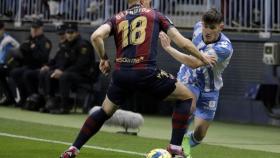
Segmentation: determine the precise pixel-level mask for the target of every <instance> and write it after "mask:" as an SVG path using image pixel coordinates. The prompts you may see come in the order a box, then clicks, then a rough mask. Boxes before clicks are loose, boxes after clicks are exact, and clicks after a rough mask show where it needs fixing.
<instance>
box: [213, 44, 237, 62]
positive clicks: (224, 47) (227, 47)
mask: <svg viewBox="0 0 280 158" xmlns="http://www.w3.org/2000/svg"><path fill="white" fill-rule="evenodd" d="M213 49H214V52H215V53H216V55H217V58H218V62H223V61H224V60H226V59H227V58H228V57H230V56H231V54H232V52H233V49H232V45H231V43H230V42H228V41H222V42H218V43H217V44H216V45H215V46H214V48H213Z"/></svg>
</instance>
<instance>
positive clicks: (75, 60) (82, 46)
mask: <svg viewBox="0 0 280 158" xmlns="http://www.w3.org/2000/svg"><path fill="white" fill-rule="evenodd" d="M66 38H67V41H68V47H67V50H68V51H67V55H66V57H67V59H66V63H65V65H64V67H63V68H61V69H56V70H55V71H54V72H53V73H52V74H51V78H53V79H57V80H59V89H60V97H61V103H60V106H59V107H57V106H52V107H56V108H55V109H51V110H50V113H53V114H67V113H69V112H70V110H71V109H72V107H73V100H72V99H70V90H71V88H74V87H75V86H77V85H79V84H81V83H84V82H87V81H88V80H89V77H90V74H91V67H92V65H93V64H95V57H94V51H93V47H92V45H91V44H90V43H89V41H86V40H84V39H82V38H81V36H80V33H79V31H78V25H77V23H68V24H67V27H66Z"/></svg>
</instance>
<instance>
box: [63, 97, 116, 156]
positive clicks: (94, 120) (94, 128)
mask: <svg viewBox="0 0 280 158" xmlns="http://www.w3.org/2000/svg"><path fill="white" fill-rule="evenodd" d="M117 108H118V106H117V105H115V104H114V103H113V102H112V101H110V99H109V98H108V97H107V96H106V98H105V100H104V102H103V104H102V108H100V109H99V110H97V111H95V112H93V113H92V114H91V115H90V116H89V117H88V118H87V119H86V121H85V123H84V125H83V126H82V128H81V130H80V133H79V134H78V136H77V138H76V140H75V141H74V143H73V145H72V146H71V147H70V148H69V149H68V150H67V151H65V152H64V153H63V154H62V155H61V156H60V158H74V157H75V156H76V155H78V153H79V150H80V149H81V147H82V146H83V145H84V144H85V143H86V142H87V141H88V140H89V139H90V138H91V137H92V136H94V135H95V134H96V133H97V132H98V131H99V130H100V128H101V127H102V125H103V124H104V122H105V121H106V120H107V119H109V118H110V117H111V116H112V115H113V114H114V112H115V111H116V110H117Z"/></svg>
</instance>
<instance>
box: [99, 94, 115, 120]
mask: <svg viewBox="0 0 280 158" xmlns="http://www.w3.org/2000/svg"><path fill="white" fill-rule="evenodd" d="M102 109H103V110H104V111H105V113H106V114H107V115H108V116H112V115H113V114H114V113H115V112H116V110H117V109H118V106H117V105H115V104H114V103H113V102H111V101H110V100H109V99H108V97H106V98H105V100H104V102H103V104H102Z"/></svg>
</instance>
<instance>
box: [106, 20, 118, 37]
mask: <svg viewBox="0 0 280 158" xmlns="http://www.w3.org/2000/svg"><path fill="white" fill-rule="evenodd" d="M115 23H116V18H115V16H113V17H111V18H108V19H107V20H106V21H105V22H104V23H103V24H108V25H110V26H111V31H110V36H112V35H113V29H114V27H115Z"/></svg>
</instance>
